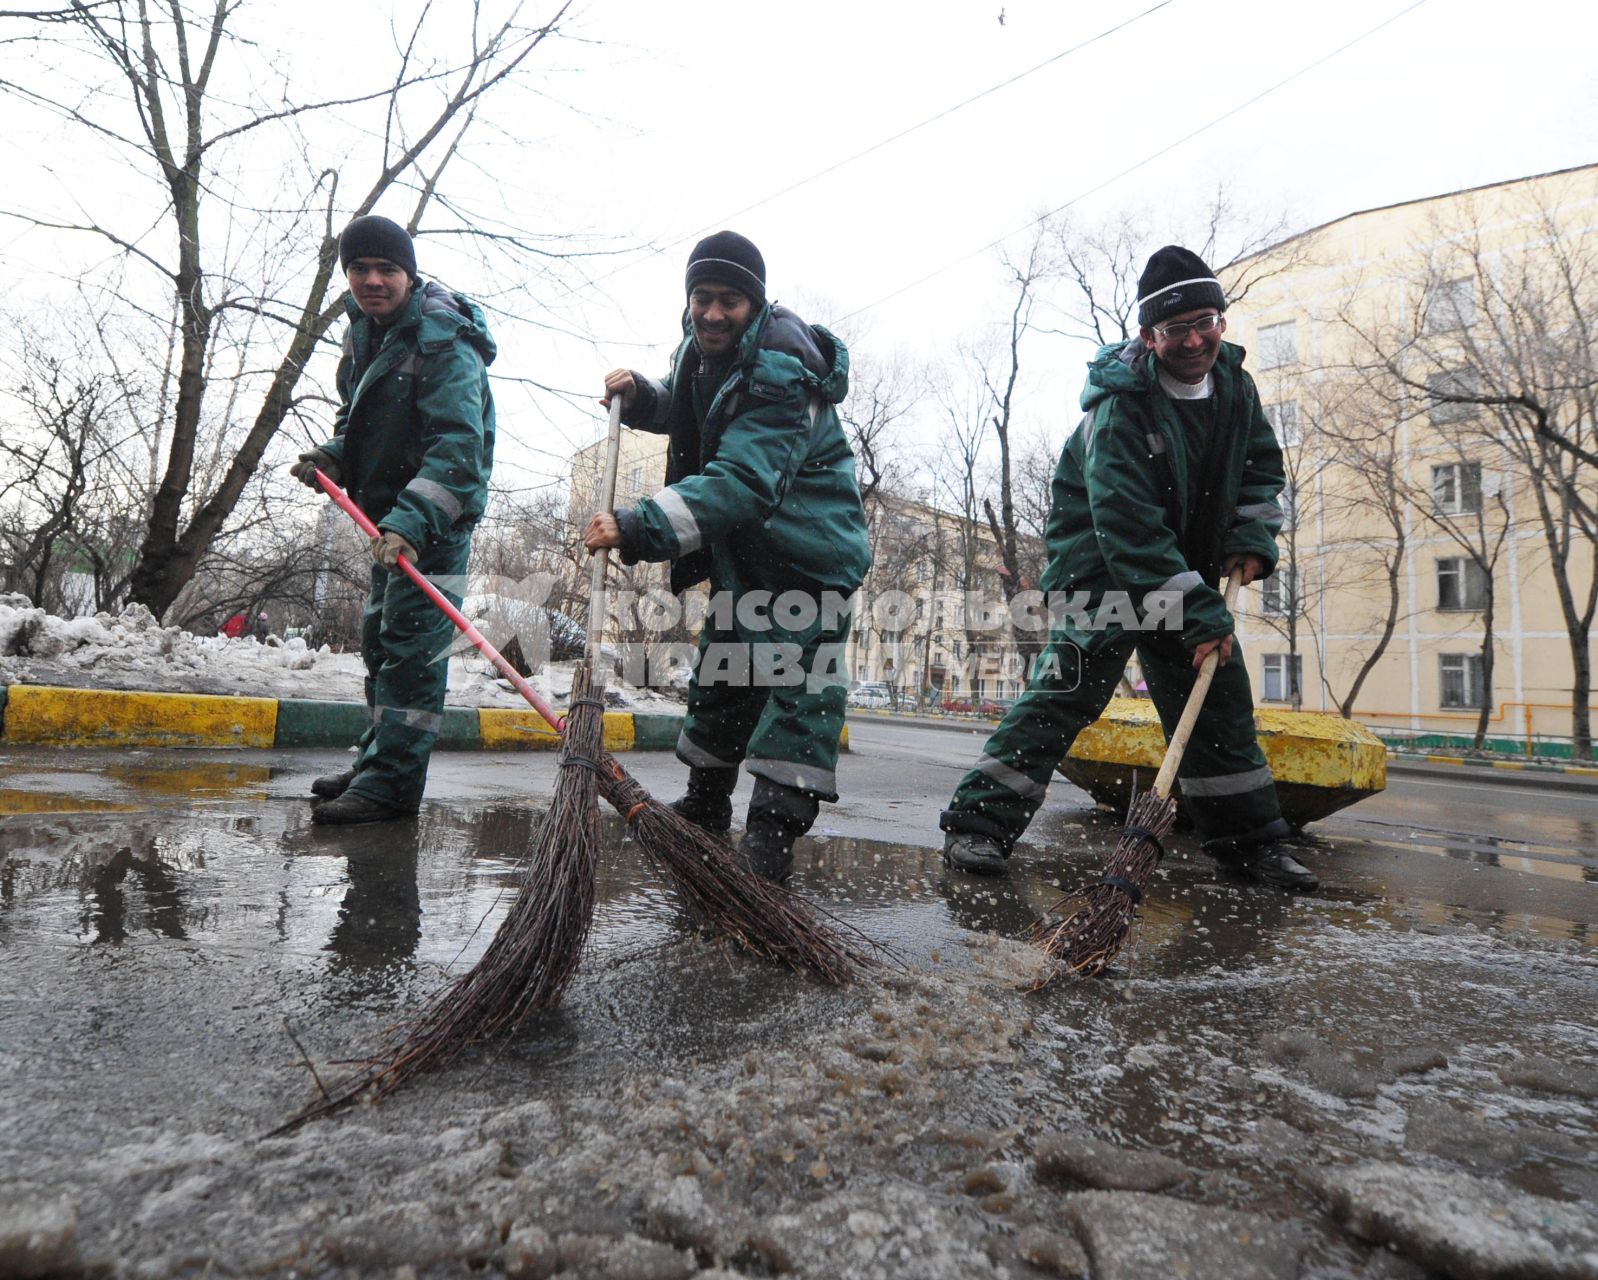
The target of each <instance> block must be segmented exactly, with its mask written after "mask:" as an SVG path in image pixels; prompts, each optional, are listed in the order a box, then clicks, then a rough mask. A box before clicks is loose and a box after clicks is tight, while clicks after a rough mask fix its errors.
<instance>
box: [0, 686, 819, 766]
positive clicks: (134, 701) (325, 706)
mask: <svg viewBox="0 0 1598 1280" xmlns="http://www.w3.org/2000/svg"><path fill="white" fill-rule="evenodd" d="M369 723H371V715H370V712H368V711H367V709H366V706H365V704H363V703H359V702H316V701H311V700H309V699H302V698H244V697H228V696H222V695H217V694H204V693H136V692H128V691H123V690H112V689H63V688H56V687H54V686H50V685H26V684H16V685H10V686H6V685H0V746H48V747H348V746H350V745H351V744H353V743H354V741H355V740H356V739H357V738H359V737H360V736H361V734H362V733H363V732H365V730H366V726H367V725H368V724H369ZM681 730H682V716H680V715H661V714H658V713H653V712H633V711H607V712H605V728H604V734H605V749H606V750H608V751H669V750H671V749H672V748H674V747H675V746H676V745H677V736H678V734H679V733H680V732H681ZM559 742H560V739H559V738H557V737H556V736H555V734H554V732H553V731H551V729H550V727H549V726H548V725H547V724H545V723H544V721H543V719H542V717H540V716H539V715H538V713H537V712H535V711H532V710H531V709H526V710H523V709H520V708H493V707H483V708H477V707H446V708H444V725H443V729H442V731H441V732H440V734H439V740H438V745H439V747H440V748H445V749H449V748H455V749H461V750H487V751H539V750H550V749H553V748H554V747H556V746H558V745H559ZM848 745H849V731H848V729H847V728H845V729H844V732H843V742H842V746H843V748H844V749H845V750H847V749H848Z"/></svg>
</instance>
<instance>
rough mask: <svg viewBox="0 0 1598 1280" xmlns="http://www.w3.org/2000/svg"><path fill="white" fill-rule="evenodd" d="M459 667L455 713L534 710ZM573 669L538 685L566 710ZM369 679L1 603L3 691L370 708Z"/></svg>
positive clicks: (474, 662)
mask: <svg viewBox="0 0 1598 1280" xmlns="http://www.w3.org/2000/svg"><path fill="white" fill-rule="evenodd" d="M449 661H450V678H449V699H448V700H449V702H450V703H452V704H454V705H457V706H482V707H525V706H526V705H527V704H526V703H525V702H524V701H523V700H522V698H521V696H520V695H519V694H517V693H516V692H515V691H514V690H513V689H512V688H511V687H510V685H509V682H508V681H505V680H503V679H501V678H500V677H499V673H498V672H496V671H494V670H493V668H492V667H491V666H490V665H489V664H488V663H487V661H486V660H484V659H482V658H481V657H479V656H478V655H477V654H476V653H475V652H474V651H472V650H470V649H468V650H467V651H466V653H465V654H461V653H456V654H454V655H452V656H451V657H450V660H449ZM571 666H572V664H570V663H559V664H557V663H551V664H548V665H546V666H545V667H544V668H543V669H542V670H540V671H539V672H537V673H536V674H535V675H534V676H533V677H532V679H531V680H530V681H529V683H530V684H532V686H533V687H534V688H535V689H536V690H537V691H538V692H539V694H540V695H541V696H543V697H545V698H546V699H548V700H550V701H551V702H559V701H561V700H563V696H564V695H565V694H566V693H567V692H568V691H569V689H570V686H571ZM365 675H366V670H365V667H364V666H363V664H362V662H361V657H360V654H358V653H334V652H333V651H332V650H330V649H329V648H328V647H327V646H326V645H323V646H322V647H321V648H319V649H312V648H310V647H308V646H307V645H306V643H305V641H304V640H301V639H298V638H295V639H291V640H283V639H280V638H279V637H277V636H268V637H267V638H266V639H265V640H264V641H260V640H256V639H255V638H254V637H253V636H240V637H238V638H237V639H233V638H230V637H228V636H220V635H218V636H197V635H192V634H190V633H189V632H187V631H185V630H183V629H182V628H181V627H164V626H162V625H161V624H160V622H158V621H157V620H156V618H155V616H154V615H153V614H151V612H150V611H149V610H148V609H146V608H145V607H144V606H143V605H137V604H132V605H129V606H127V608H125V609H124V610H123V611H122V612H121V613H120V614H117V615H112V614H108V613H100V614H96V615H95V616H94V617H92V618H58V617H55V616H54V615H52V614H48V613H46V612H45V611H44V610H43V609H38V608H35V607H34V606H33V604H32V602H31V601H30V600H29V599H28V597H27V596H23V595H6V594H0V684H35V685H62V686H65V687H67V688H81V689H137V690H148V691H154V692H158V693H214V694H243V695H249V696H254V697H262V698H309V699H325V700H332V701H342V702H360V701H362V700H363V697H364V694H363V680H364V678H365ZM613 683H614V682H613ZM618 692H619V693H620V695H621V696H620V697H616V696H613V698H612V701H614V702H619V703H620V704H622V705H626V706H630V707H633V708H634V709H638V710H651V709H659V710H670V709H671V708H672V707H675V709H676V710H677V711H679V712H680V711H681V709H682V708H681V703H680V702H677V703H672V702H670V701H669V700H667V699H662V698H658V697H656V696H655V695H653V694H651V693H649V692H646V691H642V690H636V689H632V688H626V689H624V690H620V691H618ZM656 703H659V704H660V705H659V707H658V708H657V707H656V706H655V705H654V704H656Z"/></svg>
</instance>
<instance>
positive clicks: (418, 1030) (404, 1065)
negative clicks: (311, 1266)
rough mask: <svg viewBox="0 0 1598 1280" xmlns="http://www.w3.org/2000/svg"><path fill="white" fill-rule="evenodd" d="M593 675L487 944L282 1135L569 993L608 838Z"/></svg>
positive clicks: (384, 1089)
mask: <svg viewBox="0 0 1598 1280" xmlns="http://www.w3.org/2000/svg"><path fill="white" fill-rule="evenodd" d="M588 677H589V672H588V670H587V668H586V667H579V668H578V670H577V673H576V676H575V678H574V679H573V681H572V694H571V703H570V707H571V710H570V712H569V713H568V715H567V717H566V730H565V735H564V739H563V741H562V745H561V751H560V756H559V764H558V772H559V776H558V778H557V779H556V782H555V794H554V797H553V799H552V800H551V802H550V806H549V812H548V813H547V814H545V815H544V819H543V821H542V822H541V823H540V824H539V827H538V830H537V831H536V832H535V833H534V836H533V840H532V844H531V845H530V846H529V848H528V852H527V857H526V865H527V873H526V877H525V879H524V880H523V881H522V887H521V889H520V891H519V892H518V893H517V895H516V900H515V902H513V903H512V904H511V909H510V911H509V913H508V914H507V915H506V917H505V919H504V921H503V922H502V923H501V924H500V926H499V928H498V930H497V931H496V932H495V934H494V937H493V939H492V941H490V942H489V944H488V949H487V950H486V951H484V952H483V955H482V957H481V958H480V959H479V960H478V961H477V963H476V964H474V965H473V966H472V967H471V969H470V970H469V971H468V972H467V973H465V974H463V975H462V976H461V977H460V978H458V979H456V981H455V982H454V983H452V984H451V985H450V986H449V987H448V988H447V989H446V990H445V991H444V992H443V993H442V994H440V995H439V996H437V997H435V998H434V1000H433V1002H432V1003H431V1004H430V1005H429V1006H428V1008H427V1009H426V1011H425V1012H423V1014H422V1015H421V1016H420V1017H419V1018H418V1019H417V1021H416V1022H415V1024H414V1025H413V1026H412V1028H411V1030H410V1031H409V1033H408V1034H406V1035H405V1037H404V1038H403V1039H401V1040H399V1041H398V1042H397V1043H394V1044H391V1045H389V1046H388V1047H386V1048H385V1049H384V1050H383V1051H382V1052H381V1053H379V1054H378V1055H376V1056H375V1057H373V1058H372V1059H371V1060H370V1061H368V1062H367V1064H366V1066H365V1067H364V1068H363V1069H362V1070H361V1071H359V1072H357V1073H356V1074H355V1075H353V1076H351V1077H349V1078H348V1079H346V1080H343V1081H341V1082H339V1083H338V1084H336V1085H335V1086H334V1087H333V1088H332V1089H330V1090H325V1091H324V1094H323V1097H322V1099H321V1100H320V1101H319V1102H317V1103H315V1104H313V1105H312V1106H310V1107H307V1108H306V1109H305V1110H303V1111H301V1112H300V1113H299V1114H298V1115H296V1116H294V1117H293V1118H292V1119H290V1120H289V1121H287V1122H286V1123H285V1124H283V1125H281V1126H279V1127H278V1128H277V1129H274V1130H273V1131H272V1133H273V1134H278V1133H283V1132H286V1131H287V1130H289V1129H292V1128H294V1127H296V1126H297V1125H300V1124H303V1123H304V1122H305V1121H307V1120H313V1119H316V1118H317V1117H320V1116H325V1115H330V1114H332V1113H333V1112H335V1111H338V1110H341V1109H342V1108H344V1107H346V1106H349V1105H350V1104H351V1103H354V1102H357V1101H359V1100H361V1099H363V1098H369V1099H372V1100H377V1099H381V1098H384V1097H387V1096H388V1095H389V1094H390V1093H393V1092H394V1090H396V1089H398V1088H399V1087H400V1086H401V1085H403V1084H404V1083H405V1082H406V1081H408V1080H410V1079H411V1078H412V1077H414V1076H417V1075H420V1074H421V1073H422V1072H424V1071H431V1070H434V1069H436V1068H438V1067H441V1066H443V1065H444V1064H445V1063H447V1062H449V1061H450V1059H452V1058H453V1057H455V1055H456V1054H458V1053H460V1052H461V1050H463V1049H465V1048H466V1047H467V1046H469V1045H472V1044H475V1043H479V1042H481V1041H484V1040H489V1039H492V1038H494V1037H496V1036H500V1035H503V1034H505V1033H506V1032H509V1031H513V1030H515V1028H516V1027H518V1026H520V1025H521V1024H522V1023H523V1022H525V1021H526V1020H527V1019H528V1018H529V1017H531V1016H532V1015H533V1014H535V1013H537V1012H538V1011H539V1010H541V1009H547V1008H549V1007H550V1006H551V1005H553V1004H555V1003H557V1002H558V1001H559V1000H560V998H561V996H562V995H563V994H564V993H565V990H566V986H567V984H568V983H569V982H570V981H571V980H572V978H573V977H574V976H575V974H576V973H577V966H578V964H579V962H580V961H581V960H582V951H583V944H584V943H585V942H586V941H587V939H588V930H589V927H590V925H591V924H592V922H593V915H594V866H595V861H596V858H597V851H598V848H599V839H600V837H599V811H598V794H597V793H598V766H597V759H598V756H599V754H600V744H601V740H602V731H603V708H602V707H601V706H600V705H599V702H598V699H590V698H589V697H588V688H589V685H588ZM268 1136H271V1135H268Z"/></svg>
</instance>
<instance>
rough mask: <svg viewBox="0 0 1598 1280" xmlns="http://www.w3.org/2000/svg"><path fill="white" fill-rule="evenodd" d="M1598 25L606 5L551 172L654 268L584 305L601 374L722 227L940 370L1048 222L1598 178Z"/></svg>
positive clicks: (1426, 9)
mask: <svg viewBox="0 0 1598 1280" xmlns="http://www.w3.org/2000/svg"><path fill="white" fill-rule="evenodd" d="M1151 10H1152V12H1151ZM1001 14H1002V16H1003V19H1004V20H1003V22H1002V23H1001V22H1000V21H999V19H1000V16H1001ZM1595 14H1598V9H1595V8H1593V7H1589V6H1587V5H1579V4H1571V3H1568V2H1564V3H1555V2H1554V0H1529V2H1527V3H1520V4H1514V5H1509V4H1503V3H1498V2H1493V0H1422V2H1421V3H1418V4H1417V3H1414V0H1344V2H1343V3H1340V4H1336V5H1315V6H1310V5H1303V4H1298V3H1284V2H1283V0H1229V2H1228V3H1226V4H1218V3H1214V2H1213V0H1209V2H1205V0H1170V2H1169V3H1166V4H1163V5H1157V0H1130V2H1128V0H1111V2H1108V3H1098V4H1092V5H1086V4H1071V3H1063V2H1059V0H1054V2H1046V0H1002V2H1001V0H991V2H988V0H982V2H977V3H973V2H971V0H920V2H917V3H908V2H907V3H881V2H872V0H852V2H842V0H811V2H810V3H807V4H805V5H800V6H791V5H782V6H778V5H770V4H755V3H748V2H747V0H743V2H738V0H731V2H723V0H708V2H706V0H701V2H699V3H693V4H670V3H659V2H658V0H655V2H650V0H642V2H637V3H634V2H630V0H629V2H626V3H603V2H596V3H593V4H591V5H590V6H588V8H587V9H586V10H585V11H584V14H583V16H582V17H581V18H580V20H579V22H578V23H577V24H576V26H575V28H574V29H575V30H576V31H578V32H579V33H580V34H582V35H584V36H586V37H589V38H592V39H593V40H594V41H596V42H597V47H595V48H593V49H592V50H591V53H592V55H593V56H592V57H591V58H590V57H588V56H587V54H586V53H585V54H584V55H583V66H584V70H583V72H582V74H581V75H580V76H572V77H569V78H567V79H566V81H565V82H564V83H563V84H561V85H559V86H557V87H556V92H558V93H560V94H561V95H562V96H563V97H564V98H565V99H566V100H567V101H569V102H571V103H572V104H573V105H574V106H576V107H578V108H580V109H581V110H583V111H585V112H588V113H591V114H592V119H591V121H590V122H584V123H582V124H577V123H575V122H574V124H573V127H572V132H571V135H570V137H569V138H565V139H555V138H551V139H550V143H551V146H552V154H551V155H550V156H548V157H547V158H541V159H540V160H539V161H538V164H539V166H540V168H541V169H542V170H543V171H544V173H545V174H546V176H547V180H548V181H549V182H550V183H551V184H553V185H554V187H555V188H556V189H557V190H558V191H559V192H561V193H562V195H563V196H566V197H568V198H569V199H570V201H571V206H570V207H571V212H572V216H573V218H574V219H575V220H577V221H578V222H579V223H580V224H582V225H589V226H594V227H604V228H607V229H610V230H612V231H614V232H616V233H618V234H621V235H627V234H631V235H633V236H636V237H638V238H639V239H641V240H649V241H652V242H653V243H654V244H656V245H658V246H661V247H662V249H661V251H660V252H658V253H654V254H640V255H636V256H634V257H630V258H625V259H623V260H622V261H623V262H624V263H625V264H626V265H623V266H620V267H619V268H617V269H613V271H612V273H611V274H609V275H608V276H606V275H605V274H604V272H603V271H602V272H601V275H602V277H603V278H602V279H601V280H600V282H599V283H600V286H601V290H602V292H603V293H604V294H605V295H608V300H609V301H610V302H611V303H613V304H614V310H609V309H607V308H603V307H596V308H594V309H593V310H592V311H591V312H590V315H591V317H592V319H593V322H594V325H595V328H596V330H597V331H598V332H599V333H600V334H601V335H602V338H609V339H611V341H612V343H613V344H615V345H613V346H611V347H609V348H607V349H606V357H607V358H605V359H601V360H599V361H598V362H597V363H596V365H595V366H594V368H593V370H592V371H591V373H590V376H594V375H597V374H598V373H599V372H600V371H601V366H606V365H607V364H608V355H609V353H610V352H614V354H615V361H614V363H632V362H634V361H637V360H640V359H647V358H648V356H645V355H639V354H637V353H636V350H635V349H630V348H628V347H627V346H626V345H625V344H627V343H660V342H662V341H663V340H665V339H669V338H671V337H672V336H673V335H674V331H675V325H676V318H677V312H678V308H679V307H680V305H681V296H682V294H681V279H682V266H683V260H684V258H685V256H686V253H687V251H688V247H689V246H690V245H691V243H692V241H693V239H694V238H695V237H696V236H697V235H699V234H702V233H704V232H705V231H708V230H711V229H715V228H717V227H720V226H731V227H734V228H735V229H737V230H740V231H743V232H744V233H745V234H747V235H749V236H750V237H751V238H753V239H754V240H755V241H756V243H758V244H759V245H760V246H761V248H762V250H763V251H764V253H765V256H766V260H767V264H768V273H769V277H770V283H771V289H772V292H773V293H774V294H775V295H777V296H779V297H781V296H788V297H789V298H794V297H799V298H803V299H805V300H806V301H807V302H809V301H811V300H821V301H822V302H823V303H824V304H830V310H831V314H821V315H817V316H816V317H815V318H816V319H818V320H822V321H824V322H830V321H833V320H836V319H837V318H839V317H843V316H848V317H851V320H850V323H851V324H852V325H854V326H855V327H856V328H858V327H859V326H860V325H861V324H862V323H865V324H867V325H868V326H869V328H868V332H867V335H866V339H865V340H866V341H867V342H868V343H869V344H870V346H871V348H872V349H874V350H876V351H878V352H881V351H886V350H888V349H891V348H893V347H897V346H903V347H907V348H911V349H914V350H916V351H917V352H918V353H920V354H923V355H927V356H934V355H938V354H940V353H942V352H945V351H947V350H948V349H949V348H951V347H952V345H953V343H954V342H955V341H956V340H957V339H959V338H960V337H962V336H965V335H967V334H969V333H970V332H971V331H972V330H973V329H974V328H976V327H979V326H981V325H983V324H986V323H991V322H994V321H996V320H999V319H1001V318H1002V317H1003V315H1004V314H1005V300H1004V298H1003V296H1002V295H1001V294H1000V293H999V291H998V283H999V272H998V268H997V265H996V254H995V251H994V250H993V249H991V248H989V247H988V246H990V245H992V244H993V242H995V241H998V240H1000V239H1001V238H1003V237H1006V236H1011V237H1012V239H1011V241H1010V243H1012V244H1019V243H1021V242H1023V241H1024V236H1015V235H1014V233H1016V232H1018V231H1021V230H1023V229H1024V228H1026V227H1027V226H1028V224H1029V223H1031V221H1032V220H1033V219H1034V218H1035V217H1037V216H1038V214H1039V213H1041V212H1044V211H1047V210H1052V209H1058V208H1061V207H1066V206H1069V207H1071V208H1072V209H1073V211H1074V212H1076V213H1077V214H1079V215H1080V216H1081V217H1082V218H1083V219H1084V220H1085V221H1088V222H1093V221H1097V220H1099V219H1102V218H1105V217H1109V216H1112V215H1113V214H1114V213H1115V212H1116V211H1117V210H1122V209H1127V208H1132V207H1139V206H1147V207H1150V208H1152V209H1153V210H1154V212H1155V214H1156V219H1157V220H1158V218H1159V217H1160V215H1161V213H1162V212H1164V213H1167V214H1168V216H1169V219H1170V222H1171V224H1172V225H1173V226H1175V225H1179V224H1180V223H1181V221H1182V217H1183V214H1184V212H1185V211H1186V210H1188V209H1191V208H1192V207H1193V206H1194V205H1196V204H1199V203H1201V202H1202V201H1203V200H1204V198H1205V197H1206V196H1207V195H1208V194H1209V193H1210V192H1211V191H1212V190H1213V188H1214V185H1215V184H1216V183H1217V182H1218V181H1223V180H1224V181H1226V182H1227V183H1229V184H1231V185H1232V187H1233V190H1234V191H1235V192H1236V195H1237V197H1238V199H1239V200H1240V202H1242V203H1243V204H1245V205H1248V206H1250V207H1253V208H1257V209H1259V210H1261V211H1265V212H1275V211H1280V212H1284V213H1285V214H1286V215H1287V216H1288V217H1289V219H1290V220H1291V221H1292V222H1293V224H1294V225H1295V226H1298V227H1307V226H1312V225H1315V224H1317V223H1320V222H1324V221H1327V220H1329V219H1332V218H1336V217H1339V216H1341V215H1343V214H1346V213H1350V212H1354V211H1356V210H1360V209H1366V208H1371V207H1375V206H1379V205H1385V204H1390V203H1394V202H1398V201H1403V200H1409V199H1414V198H1418V197H1424V196H1428V195H1433V194H1438V193H1441V192H1444V191H1449V190H1455V189H1458V188H1461V187H1466V186H1473V185H1477V184H1481V183H1486V182H1492V181H1497V180H1501V179H1506V178H1513V177H1517V176H1522V175H1525V174H1529V173H1536V172H1542V171H1545V170H1549V169H1555V168H1561V167H1565V166H1569V165H1577V164H1584V163H1588V162H1591V161H1594V160H1598V145H1595V144H1598V124H1595V121H1598V110H1595V108H1598V82H1595V77H1594V73H1593V70H1592V50H1593V49H1594V48H1598V16H1595ZM1384 24H1385V25H1384ZM1117 26H1119V27H1120V30H1118V31H1113V32H1112V28H1115V27H1117ZM1106 32H1111V34H1108V35H1106V34H1104V33H1106ZM1100 37H1102V38H1100ZM1089 42H1090V43H1089ZM1077 46H1082V47H1080V48H1077ZM1073 49H1075V51H1074V52H1067V51H1069V50H1073ZM1061 55H1063V56H1061ZM1040 64H1047V65H1040ZM1034 68H1039V69H1037V70H1033V69H1034ZM1027 73H1029V74H1027ZM1018 76H1019V77H1021V78H1020V79H1014V78H1015V77H1018ZM1012 80H1013V83H1009V84H1008V85H1005V82H1006V81H1012ZM1284 82H1285V83H1284ZM1001 85H1005V87H1002V88H999V87H997V86H1001ZM1278 86H1279V87H1278ZM989 90H992V92H987V91H989ZM984 93H986V96H982V97H979V98H977V100H976V101H974V102H971V103H970V104H969V105H965V106H960V105H959V104H961V103H965V102H967V100H969V99H972V98H974V97H977V95H981V94H984ZM955 107H958V108H959V109H958V110H955V111H953V112H952V113H951V114H947V115H942V116H941V118H938V117H940V115H941V113H944V112H948V111H949V110H950V108H955ZM917 126H921V127H917ZM909 129H913V130H914V131H913V132H911V133H909V134H908V135H906V136H903V137H899V138H897V140H893V141H889V140H890V139H894V138H895V135H899V134H901V133H903V132H904V131H905V130H909ZM879 144H881V145H879ZM868 148H875V149H874V150H871V151H870V153H869V154H867V155H865V156H862V157H860V158H858V159H851V157H853V156H856V155H857V154H858V153H860V152H862V151H866V150H867V149H868ZM834 166H836V167H834ZM818 175H819V176H818ZM790 188H791V189H790ZM751 206H752V207H751ZM1078 354H1079V353H1078ZM654 355H655V358H656V360H657V362H658V360H659V359H660V358H662V351H660V350H656V351H655V352H654ZM1079 372H1080V366H1078V369H1077V371H1076V372H1075V373H1071V374H1069V375H1068V377H1069V379H1070V380H1071V381H1072V382H1073V383H1074V382H1075V381H1077V380H1078V379H1077V376H1076V375H1077V373H1079ZM1069 420H1070V421H1074V416H1071V417H1070V419H1069ZM1068 425H1069V421H1068V420H1066V419H1065V418H1062V420H1061V421H1060V423H1059V428H1060V431H1061V432H1062V433H1063V431H1064V429H1065V428H1066V427H1067V426H1068Z"/></svg>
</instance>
